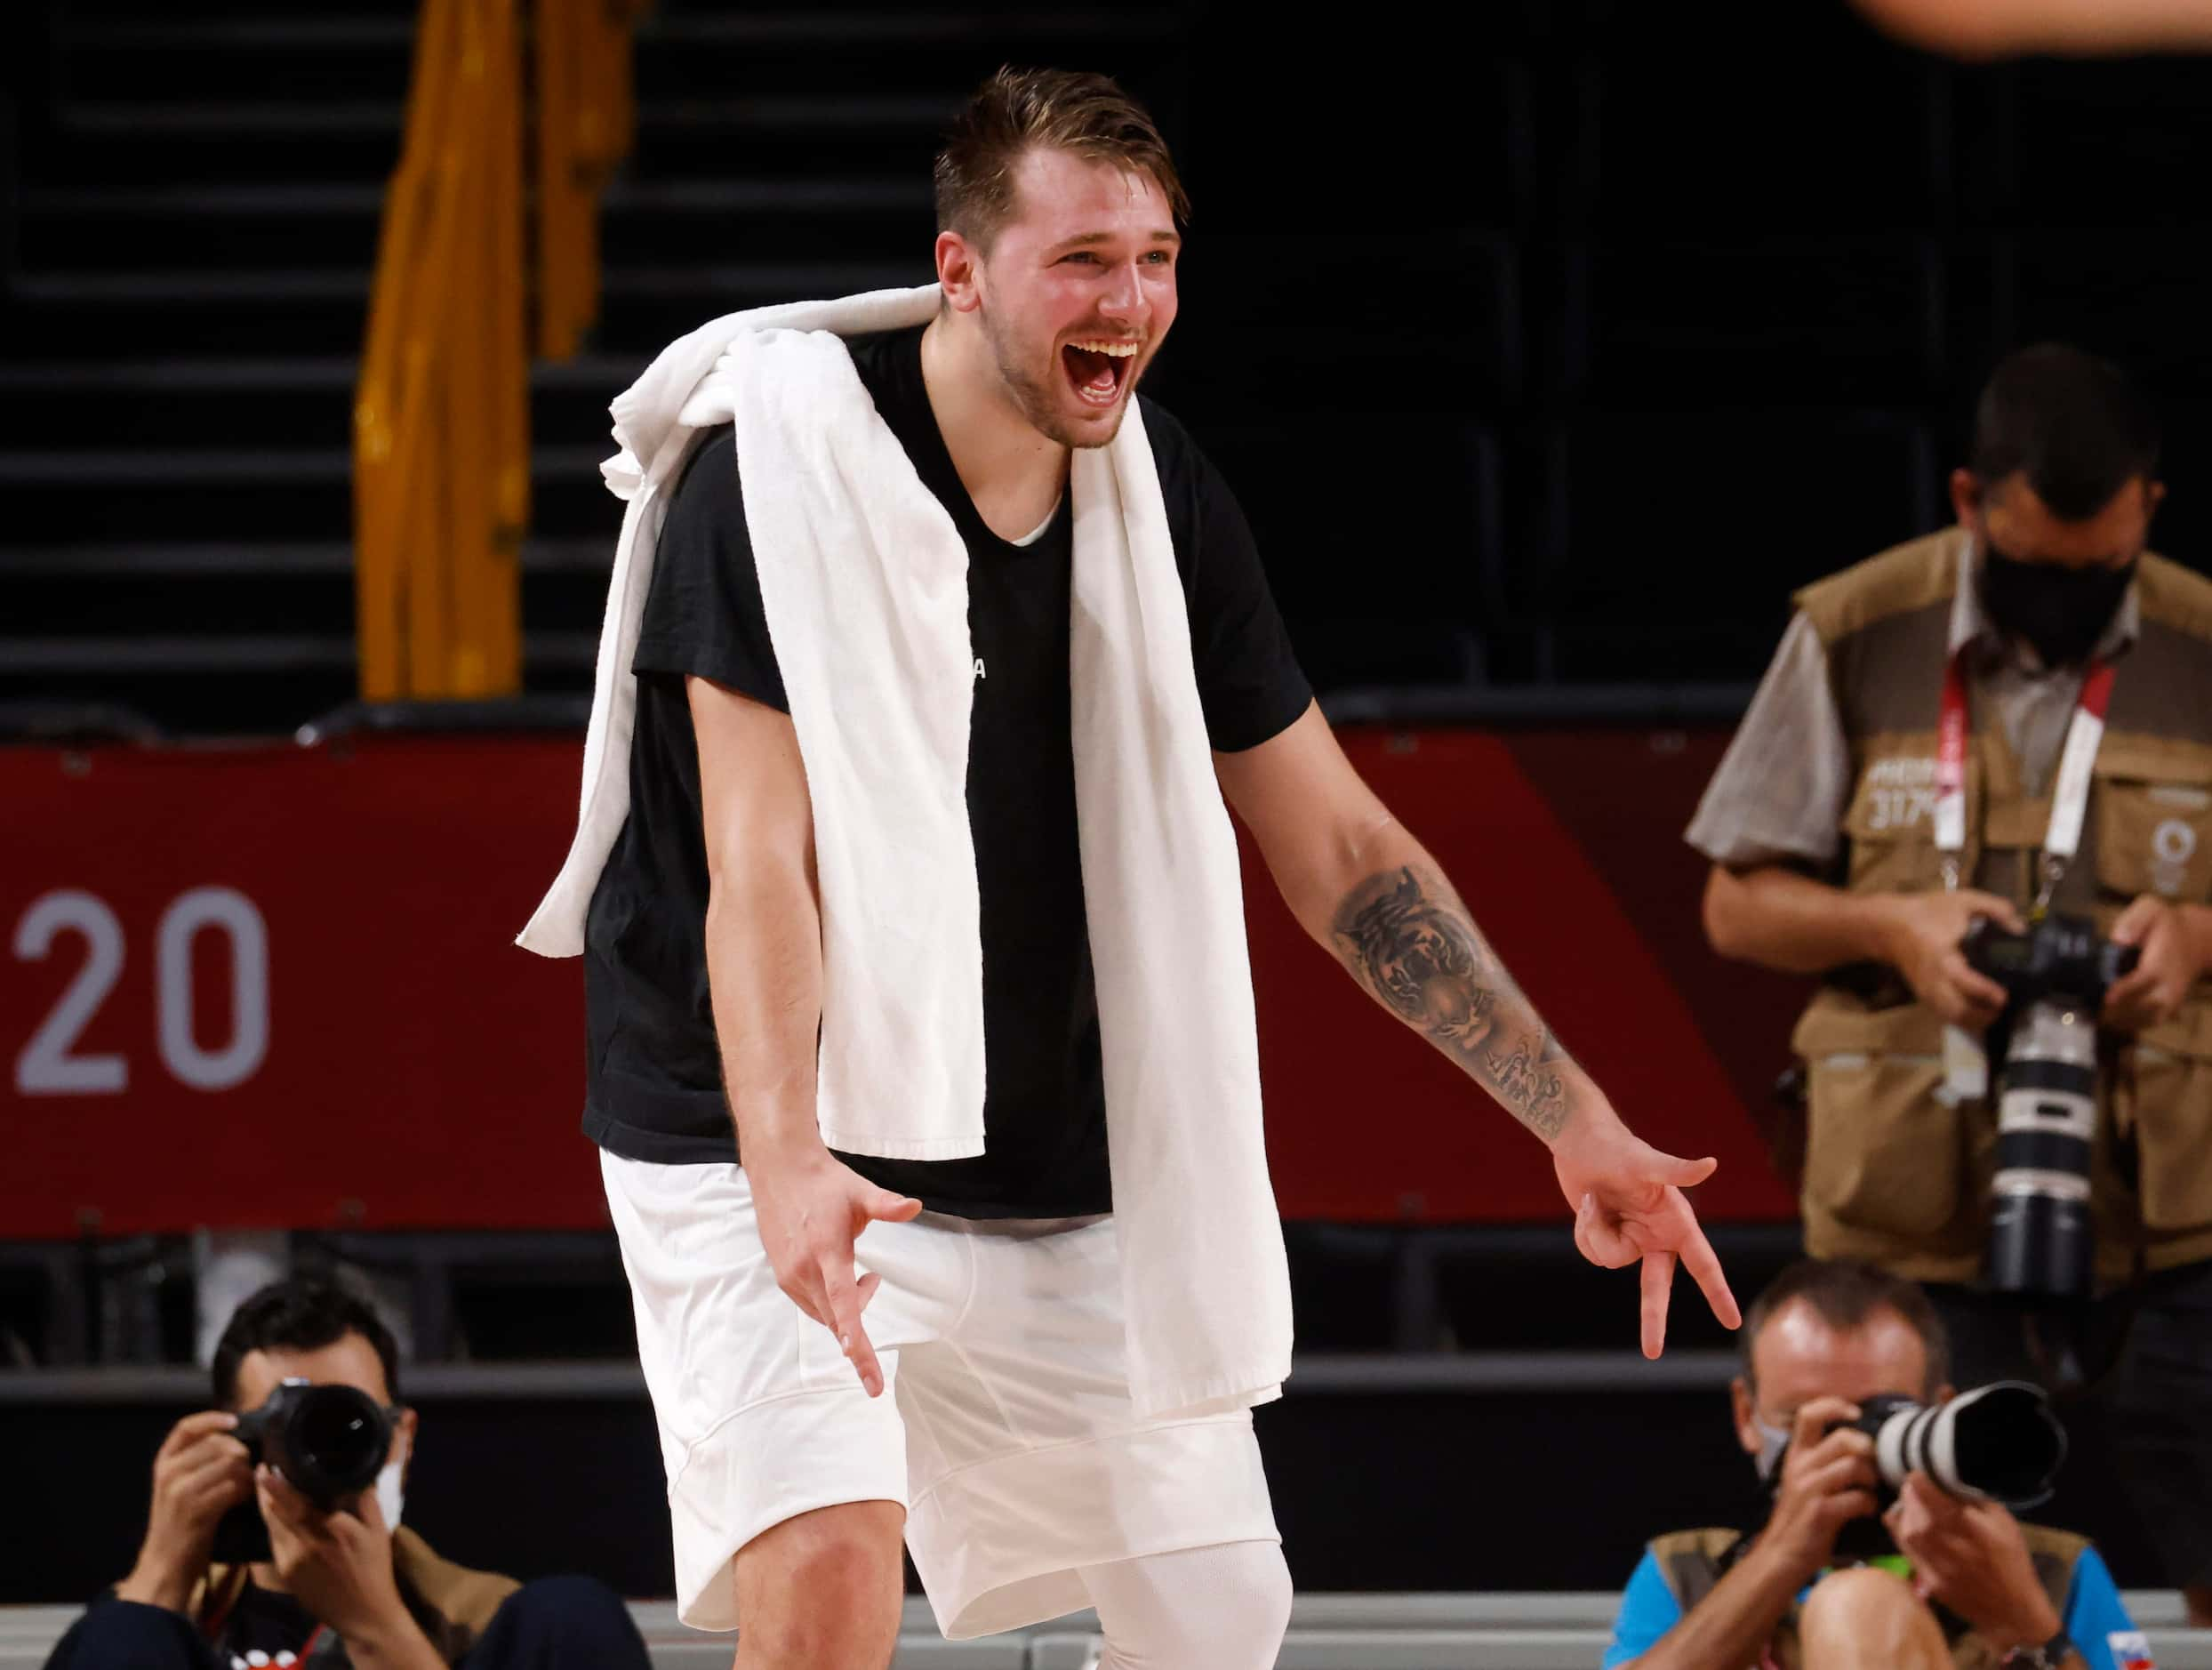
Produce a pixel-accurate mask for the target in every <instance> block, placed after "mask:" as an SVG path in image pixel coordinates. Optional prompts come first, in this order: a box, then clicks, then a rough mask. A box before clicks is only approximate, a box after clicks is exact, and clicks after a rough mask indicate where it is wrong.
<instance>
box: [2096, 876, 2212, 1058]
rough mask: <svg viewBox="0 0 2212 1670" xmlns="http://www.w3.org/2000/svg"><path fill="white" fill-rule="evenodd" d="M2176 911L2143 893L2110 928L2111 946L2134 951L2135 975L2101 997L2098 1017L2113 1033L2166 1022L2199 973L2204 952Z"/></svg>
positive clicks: (2172, 1016)
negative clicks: (2102, 1008) (2112, 944)
mask: <svg viewBox="0 0 2212 1670" xmlns="http://www.w3.org/2000/svg"><path fill="white" fill-rule="evenodd" d="M2190 927H2191V925H2190V923H2189V922H2188V921H2187V920H2186V919H2184V917H2183V915H2182V912H2181V909H2180V907H2179V906H2177V905H2175V904H2173V903H2170V902H2169V901H2168V900H2165V899H2161V898H2160V897H2159V895H2157V894H2155V893H2146V894H2144V895H2142V896H2141V897H2140V898H2138V899H2136V902H2135V903H2133V904H2131V905H2129V906H2128V908H2127V909H2126V910H2125V911H2121V912H2120V920H2118V921H2117V922H2115V923H2113V924H2112V943H2114V944H2115V945H2134V946H2136V947H2137V948H2138V951H2139V955H2138V956H2137V959H2136V966H2135V970H2134V972H2133V973H2131V974H2128V975H2126V976H2122V977H2121V978H2120V980H2119V981H2118V982H2117V983H2116V984H2114V985H2113V987H2112V991H2111V992H2108V993H2106V994H2105V998H2104V1010H2103V1012H2102V1013H2101V1014H2100V1016H2098V1018H2099V1019H2100V1020H2101V1021H2102V1022H2103V1023H2104V1024H2105V1025H2106V1026H2109V1027H2111V1028H2112V1029H2113V1030H2114V1031H2116V1032H2141V1031H2142V1030H2143V1029H2144V1027H2146V1026H2156V1025H2158V1024H2160V1022H2161V1021H2170V1020H2172V1019H2173V1018H2174V1016H2176V1015H2177V1014H2178V1013H2180V1011H2181V1005H2182V1000H2183V999H2184V998H2185V997H2186V996H2188V994H2189V988H2190V986H2191V985H2192V984H2194V983H2195V982H2196V980H2197V978H2198V976H2200V975H2201V974H2203V973H2204V956H2205V953H2204V950H2203V948H2202V947H2201V946H2200V944H2199V943H2198V941H2197V936H2196V935H2193V934H2192V933H2191V931H2190Z"/></svg>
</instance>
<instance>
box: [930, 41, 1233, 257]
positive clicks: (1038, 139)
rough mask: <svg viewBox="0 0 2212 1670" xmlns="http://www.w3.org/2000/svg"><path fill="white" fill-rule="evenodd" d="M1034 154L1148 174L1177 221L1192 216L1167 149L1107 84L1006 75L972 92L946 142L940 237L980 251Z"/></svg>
mask: <svg viewBox="0 0 2212 1670" xmlns="http://www.w3.org/2000/svg"><path fill="white" fill-rule="evenodd" d="M1038 146H1043V147H1046V149H1052V150H1060V151H1068V152H1070V153H1071V154H1073V155H1075V156H1077V157H1082V158H1084V159H1085V160H1086V161H1088V162H1094V163H1112V164H1114V165H1116V166H1118V167H1119V168H1121V169H1122V170H1124V171H1125V172H1126V173H1146V174H1150V176H1151V177H1152V180H1153V182H1154V183H1155V184H1156V185H1158V188H1159V190H1160V195H1161V196H1162V197H1166V199H1167V206H1168V208H1169V209H1170V210H1171V211H1172V212H1173V213H1174V217H1175V219H1176V221H1178V222H1181V221H1188V220H1189V219H1190V198H1189V197H1186V196H1185V195H1184V193H1183V189H1182V180H1181V178H1180V177H1179V176H1178V175H1177V174H1176V173H1175V163H1174V158H1173V157H1170V156H1169V155H1168V154H1167V141H1166V140H1164V139H1162V138H1161V137H1160V133H1159V129H1158V127H1156V126H1155V125H1154V124H1153V122H1152V118H1151V116H1150V113H1148V112H1147V111H1146V110H1145V108H1144V107H1143V106H1142V105H1141V104H1139V103H1138V102H1137V101H1136V100H1134V99H1132V98H1131V97H1130V96H1129V95H1128V94H1127V93H1126V92H1123V91H1122V90H1121V88H1120V86H1119V85H1118V84H1117V83H1115V82H1114V81H1113V79H1112V78H1111V77H1110V76H1095V75H1086V74H1083V73H1080V72H1078V71H1075V70H1068V69H1014V68H1011V67H1008V68H1001V69H1000V70H999V71H998V74H997V75H995V76H991V77H990V80H988V81H986V82H985V83H984V84H982V86H980V87H978V88H977V89H976V90H975V96H974V98H972V99H970V100H968V104H967V108H966V109H965V110H963V111H962V112H961V113H960V116H959V119H958V121H956V122H954V124H952V128H951V131H950V132H948V133H947V134H946V135H945V147H944V149H942V151H940V152H938V154H937V165H936V169H935V174H936V181H937V227H938V229H939V230H940V231H945V232H958V234H959V235H960V236H961V237H965V238H966V239H967V240H968V242H970V243H971V244H974V245H975V246H976V247H977V248H978V249H980V250H982V251H983V252H984V253H989V252H990V246H991V244H992V243H993V242H994V241H995V240H996V239H997V237H998V232H999V229H1000V228H1002V227H1003V226H1005V225H1006V221H1007V220H1008V219H1009V218H1010V217H1011V216H1012V215H1013V213H1014V170H1015V169H1016V168H1017V167H1019V166H1020V165H1021V162H1022V157H1025V156H1026V155H1028V154H1029V152H1030V150H1031V149H1034V148H1036V147H1038Z"/></svg>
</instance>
